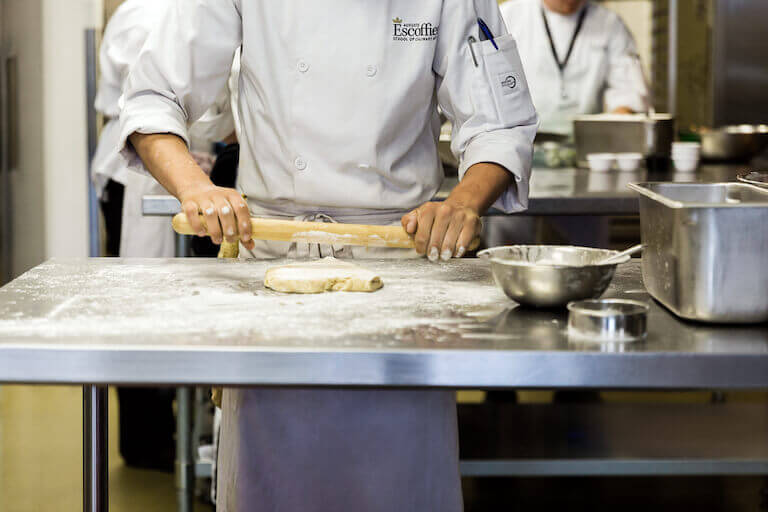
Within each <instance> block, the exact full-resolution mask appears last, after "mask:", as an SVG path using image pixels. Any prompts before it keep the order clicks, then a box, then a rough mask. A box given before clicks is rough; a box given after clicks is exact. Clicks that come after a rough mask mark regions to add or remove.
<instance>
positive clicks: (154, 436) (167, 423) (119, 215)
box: [91, 0, 234, 470]
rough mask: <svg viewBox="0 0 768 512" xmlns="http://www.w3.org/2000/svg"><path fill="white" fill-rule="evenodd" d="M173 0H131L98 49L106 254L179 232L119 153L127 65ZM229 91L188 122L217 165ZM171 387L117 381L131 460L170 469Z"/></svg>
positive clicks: (135, 249)
mask: <svg viewBox="0 0 768 512" xmlns="http://www.w3.org/2000/svg"><path fill="white" fill-rule="evenodd" d="M172 5H173V0H126V1H125V2H123V3H122V4H121V5H120V6H119V7H118V8H117V10H115V12H114V14H113V15H112V17H111V18H110V20H109V23H108V24H107V26H106V29H105V31H104V37H103V40H102V43H101V49H100V54H99V66H100V80H99V85H98V91H97V95H96V101H95V108H96V110H97V111H98V112H100V113H101V114H102V115H103V116H104V117H105V119H106V121H107V123H106V124H105V126H104V128H103V130H102V132H101V136H100V138H99V144H98V146H97V149H96V153H95V155H94V158H93V162H92V166H91V168H92V177H93V178H92V179H93V183H94V187H95V188H96V191H97V194H98V195H99V197H100V199H101V203H102V211H103V212H104V217H105V224H106V227H107V232H108V236H107V239H108V248H107V249H108V254H109V255H117V254H119V255H120V256H121V257H146V258H168V257H173V256H174V245H175V244H174V233H173V229H172V228H171V223H170V222H169V220H168V219H167V218H165V217H145V216H144V215H143V214H142V211H141V198H142V197H143V196H144V195H157V194H159V195H166V194H167V192H166V191H165V189H164V188H163V187H162V186H161V185H160V184H159V183H158V182H157V181H156V180H155V179H154V178H152V177H151V176H149V175H147V174H142V173H138V172H134V171H132V170H129V168H128V166H127V165H126V164H125V162H124V160H123V159H122V158H121V157H120V156H119V152H118V143H119V138H120V121H119V116H120V110H121V109H120V101H119V100H120V96H121V95H122V91H123V84H124V82H125V79H126V77H127V76H128V70H129V69H130V66H131V65H132V64H133V63H134V61H135V60H136V58H137V57H138V55H139V52H140V50H141V48H142V47H143V46H144V42H145V41H146V40H147V37H148V36H149V34H150V33H151V32H152V30H153V29H154V28H155V27H156V26H157V25H158V24H159V22H160V20H161V19H162V18H163V16H164V15H165V11H166V10H167V9H168V8H169V7H170V6H172ZM228 101H229V95H228V93H227V91H223V92H222V93H221V94H220V95H219V98H217V100H216V102H215V103H214V105H213V106H212V107H211V109H209V110H208V111H207V112H206V113H205V115H204V116H203V117H202V118H201V119H200V121H198V122H197V123H195V125H193V126H192V127H190V139H191V147H192V148H193V149H194V150H195V151H194V153H193V156H194V158H195V160H196V162H197V163H198V164H199V165H200V166H201V168H203V169H204V170H207V172H210V171H211V168H212V167H213V163H214V160H213V157H212V156H211V155H210V154H209V151H210V150H211V148H212V146H213V143H214V142H215V141H217V140H221V139H224V138H225V137H226V136H227V135H228V134H230V133H232V132H233V131H234V124H233V120H232V114H231V110H230V108H229V105H228ZM174 395H175V392H174V390H173V389H153V388H142V389H139V388H118V397H119V406H120V452H121V455H122V456H123V459H124V460H125V462H126V464H128V465H130V466H138V467H149V468H155V469H165V470H171V469H173V460H174V446H175V445H174V441H173V435H174V432H175V423H174V418H173V409H172V402H173V399H174Z"/></svg>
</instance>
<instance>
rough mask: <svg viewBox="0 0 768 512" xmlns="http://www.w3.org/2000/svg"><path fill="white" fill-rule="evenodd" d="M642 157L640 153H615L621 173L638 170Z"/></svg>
mask: <svg viewBox="0 0 768 512" xmlns="http://www.w3.org/2000/svg"><path fill="white" fill-rule="evenodd" d="M642 161H643V155H641V154H640V153H617V154H616V162H617V163H618V165H619V170H620V171H622V172H634V171H636V170H638V169H639V168H640V164H641V162H642Z"/></svg>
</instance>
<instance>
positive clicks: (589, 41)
mask: <svg viewBox="0 0 768 512" xmlns="http://www.w3.org/2000/svg"><path fill="white" fill-rule="evenodd" d="M501 12H502V15H503V16H504V21H505V22H506V24H507V27H508V28H509V31H510V33H511V34H512V35H514V37H515V39H516V40H517V44H518V50H519V52H520V57H521V58H522V60H523V66H524V67H525V70H526V73H527V76H528V83H529V85H530V88H531V96H532V97H533V103H534V105H536V111H537V112H538V113H539V116H540V118H541V131H542V132H549V133H560V134H570V133H571V132H572V129H573V128H572V122H571V119H572V118H573V116H575V115H578V114H597V113H600V112H604V111H605V112H612V113H617V114H629V113H633V112H645V111H646V109H647V101H648V94H649V92H648V89H647V87H646V84H645V80H644V79H643V75H642V68H641V67H640V60H639V58H638V57H637V48H636V46H635V41H634V39H633V38H632V34H631V33H630V32H629V30H628V29H627V27H626V25H624V22H623V21H622V20H621V18H620V17H619V16H618V15H617V14H616V13H614V12H612V11H610V10H608V9H606V8H605V7H602V6H600V5H597V4H595V3H594V2H591V1H589V0H509V1H507V2H505V3H504V4H502V5H501Z"/></svg>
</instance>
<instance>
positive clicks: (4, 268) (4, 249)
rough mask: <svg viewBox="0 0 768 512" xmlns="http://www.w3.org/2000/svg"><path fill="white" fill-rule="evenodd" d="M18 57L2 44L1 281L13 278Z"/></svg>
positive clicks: (0, 79) (0, 108)
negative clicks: (12, 172)
mask: <svg viewBox="0 0 768 512" xmlns="http://www.w3.org/2000/svg"><path fill="white" fill-rule="evenodd" d="M17 83H18V81H17V60H16V56H15V55H14V54H13V52H12V50H11V48H10V47H9V45H7V44H3V45H2V47H0V285H2V284H5V283H7V282H9V281H10V280H11V279H12V278H13V261H12V258H13V203H12V194H11V186H12V184H11V170H12V169H13V168H14V167H16V165H17V160H18V119H19V113H18V102H17V101H16V100H17V92H18V87H17Z"/></svg>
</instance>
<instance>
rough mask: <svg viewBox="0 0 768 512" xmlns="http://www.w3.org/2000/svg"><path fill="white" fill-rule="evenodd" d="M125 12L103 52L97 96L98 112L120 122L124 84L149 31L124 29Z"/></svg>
mask: <svg viewBox="0 0 768 512" xmlns="http://www.w3.org/2000/svg"><path fill="white" fill-rule="evenodd" d="M120 15H122V12H121V11H118V13H117V14H116V15H115V17H113V19H112V21H110V24H108V25H107V30H106V31H105V32H104V40H103V41H102V43H101V49H100V51H99V71H100V73H101V76H100V78H99V88H98V91H97V92H96V102H95V107H96V110H97V111H98V112H100V113H102V114H104V115H105V116H108V117H114V118H117V116H118V115H119V114H120V107H119V100H120V95H121V94H122V92H123V83H124V82H125V79H126V77H127V76H128V70H129V69H130V67H131V64H133V62H134V61H135V60H136V56H137V55H138V54H139V51H141V47H142V46H143V45H144V41H146V39H147V34H148V30H147V29H146V28H145V27H142V26H129V27H122V26H120V25H122V24H123V23H121V22H122V21H123V20H121V19H119V17H120Z"/></svg>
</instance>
